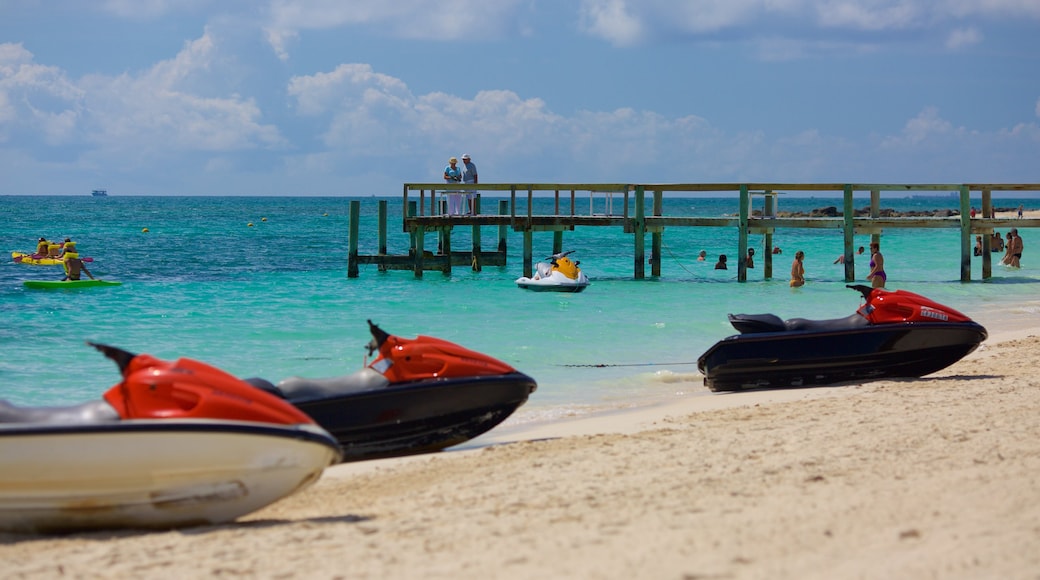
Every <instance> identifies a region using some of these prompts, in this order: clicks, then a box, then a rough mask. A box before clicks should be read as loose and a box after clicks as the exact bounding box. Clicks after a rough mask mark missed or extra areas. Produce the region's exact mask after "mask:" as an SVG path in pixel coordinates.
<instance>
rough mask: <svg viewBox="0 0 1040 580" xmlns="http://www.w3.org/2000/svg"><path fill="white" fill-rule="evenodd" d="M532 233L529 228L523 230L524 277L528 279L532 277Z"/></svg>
mask: <svg viewBox="0 0 1040 580" xmlns="http://www.w3.org/2000/svg"><path fill="white" fill-rule="evenodd" d="M532 236H533V233H532V232H531V228H526V229H524V274H523V275H524V276H527V277H528V278H530V277H532V276H533V275H534V261H533V260H532V259H531V253H532V252H533V251H534V249H533V247H534V240H533V239H532Z"/></svg>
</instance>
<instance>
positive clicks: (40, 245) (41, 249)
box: [33, 238, 51, 258]
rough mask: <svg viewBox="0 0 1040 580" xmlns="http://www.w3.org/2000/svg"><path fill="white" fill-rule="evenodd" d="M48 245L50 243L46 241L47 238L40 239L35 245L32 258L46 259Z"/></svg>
mask: <svg viewBox="0 0 1040 580" xmlns="http://www.w3.org/2000/svg"><path fill="white" fill-rule="evenodd" d="M50 244H51V243H50V242H48V241H47V238H40V241H39V242H37V243H36V251H35V252H33V257H34V258H46V257H47V247H48V246H50Z"/></svg>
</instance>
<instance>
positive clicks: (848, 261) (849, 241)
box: [842, 183, 856, 282]
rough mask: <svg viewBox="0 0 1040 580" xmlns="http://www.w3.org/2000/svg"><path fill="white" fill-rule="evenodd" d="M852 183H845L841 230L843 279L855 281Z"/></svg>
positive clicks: (854, 230) (854, 229)
mask: <svg viewBox="0 0 1040 580" xmlns="http://www.w3.org/2000/svg"><path fill="white" fill-rule="evenodd" d="M852 193H853V192H852V185H850V184H848V183H846V184H845V191H844V194H843V195H844V199H843V204H842V217H843V218H844V219H843V220H842V221H843V224H842V232H843V234H844V236H845V281H846V282H855V281H856V250H855V245H856V228H855V226H854V225H853V221H852V220H853V219H854V218H855V217H856V215H855V214H856V209H855V208H854V207H853V203H852Z"/></svg>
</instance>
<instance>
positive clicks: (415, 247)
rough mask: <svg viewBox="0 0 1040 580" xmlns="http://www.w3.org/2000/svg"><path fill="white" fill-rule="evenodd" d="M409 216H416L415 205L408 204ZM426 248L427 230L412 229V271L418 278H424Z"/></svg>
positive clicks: (420, 228)
mask: <svg viewBox="0 0 1040 580" xmlns="http://www.w3.org/2000/svg"><path fill="white" fill-rule="evenodd" d="M408 216H409V217H414V216H415V203H414V202H412V203H409V204H408ZM425 246H426V228H424V227H423V226H421V225H419V226H416V227H414V228H412V271H413V272H414V273H415V277H416V278H422V277H423V258H424V257H425V256H423V254H425Z"/></svg>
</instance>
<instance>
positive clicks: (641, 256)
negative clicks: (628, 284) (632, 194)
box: [625, 185, 646, 280]
mask: <svg viewBox="0 0 1040 580" xmlns="http://www.w3.org/2000/svg"><path fill="white" fill-rule="evenodd" d="M645 193H646V192H645V191H644V190H643V186H642V185H639V186H636V217H635V219H634V220H633V224H632V226H633V227H632V229H633V230H634V233H635V238H636V239H635V241H636V248H635V252H636V255H635V264H634V266H635V278H636V280H643V279H645V278H646V195H645ZM625 196H626V197H627V196H628V190H625ZM625 202H626V203H625V211H626V212H627V211H628V200H625Z"/></svg>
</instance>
